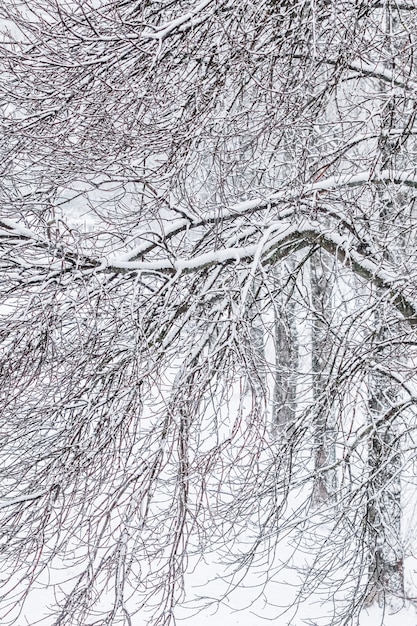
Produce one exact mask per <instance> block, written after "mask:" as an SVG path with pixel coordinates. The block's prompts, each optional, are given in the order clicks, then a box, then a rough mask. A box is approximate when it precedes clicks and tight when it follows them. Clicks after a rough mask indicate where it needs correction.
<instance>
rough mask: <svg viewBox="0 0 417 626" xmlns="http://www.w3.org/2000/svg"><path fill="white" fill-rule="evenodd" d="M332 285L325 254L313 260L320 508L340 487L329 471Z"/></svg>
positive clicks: (332, 442)
mask: <svg viewBox="0 0 417 626" xmlns="http://www.w3.org/2000/svg"><path fill="white" fill-rule="evenodd" d="M332 283H333V278H332V272H331V270H329V268H328V267H326V260H325V258H323V256H322V255H315V256H314V257H312V259H311V262H310V285H311V302H312V309H313V321H312V329H311V333H312V336H311V344H312V374H313V416H314V423H313V432H314V486H313V504H314V505H316V506H319V505H320V504H322V503H324V502H329V501H330V500H332V499H333V498H334V496H335V493H336V488H337V477H336V471H335V469H334V468H333V469H326V468H327V467H328V466H332V465H334V463H335V460H336V450H335V425H334V419H333V411H332V398H331V397H330V395H329V393H328V387H329V375H330V371H331V365H330V360H331V352H332V343H333V341H332V337H331V335H330V334H329V329H330V325H331V317H332Z"/></svg>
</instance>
